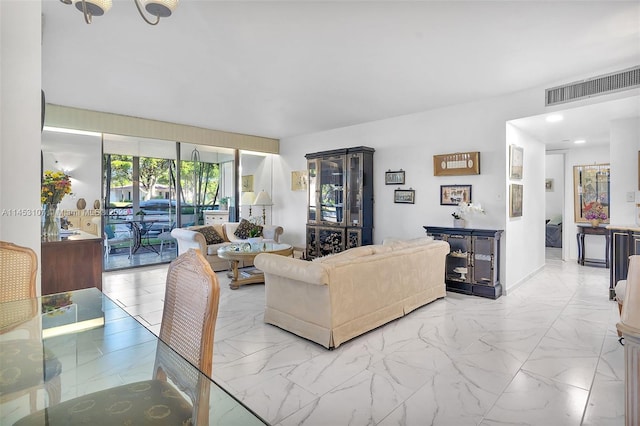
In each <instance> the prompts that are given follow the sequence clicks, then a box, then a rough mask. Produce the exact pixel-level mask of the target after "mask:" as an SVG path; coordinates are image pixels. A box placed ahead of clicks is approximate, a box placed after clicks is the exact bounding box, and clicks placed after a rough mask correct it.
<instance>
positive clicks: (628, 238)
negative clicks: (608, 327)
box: [607, 225, 640, 300]
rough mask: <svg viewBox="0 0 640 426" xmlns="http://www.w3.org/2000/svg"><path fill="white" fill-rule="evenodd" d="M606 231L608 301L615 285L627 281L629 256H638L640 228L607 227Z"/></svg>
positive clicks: (614, 293) (639, 251) (612, 295)
mask: <svg viewBox="0 0 640 426" xmlns="http://www.w3.org/2000/svg"><path fill="white" fill-rule="evenodd" d="M607 229H608V230H609V233H610V239H611V250H610V252H609V253H610V255H611V261H610V264H611V269H610V270H609V271H610V280H609V299H611V300H613V299H614V298H615V296H616V292H615V287H616V283H617V282H618V281H620V280H625V279H627V271H628V270H629V256H632V255H635V254H640V226H637V225H636V226H614V225H609V226H607Z"/></svg>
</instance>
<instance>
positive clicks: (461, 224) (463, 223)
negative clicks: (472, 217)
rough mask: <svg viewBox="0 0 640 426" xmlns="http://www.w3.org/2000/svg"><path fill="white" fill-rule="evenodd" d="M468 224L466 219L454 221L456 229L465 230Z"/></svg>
mask: <svg viewBox="0 0 640 426" xmlns="http://www.w3.org/2000/svg"><path fill="white" fill-rule="evenodd" d="M466 224H467V222H466V221H465V220H464V219H453V227H454V228H464V227H465V226H466Z"/></svg>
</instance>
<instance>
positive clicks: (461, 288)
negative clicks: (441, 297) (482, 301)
mask: <svg viewBox="0 0 640 426" xmlns="http://www.w3.org/2000/svg"><path fill="white" fill-rule="evenodd" d="M423 228H424V229H425V230H426V232H427V235H431V236H433V238H435V239H436V240H443V241H446V242H448V243H449V246H450V248H451V251H450V252H449V254H448V255H447V259H446V262H447V263H446V268H445V282H446V283H447V290H448V291H454V292H457V293H463V294H471V295H474V296H481V297H488V298H491V299H497V298H498V297H500V296H502V284H500V237H501V236H502V230H493V229H470V228H442V227H436V226H424V227H423Z"/></svg>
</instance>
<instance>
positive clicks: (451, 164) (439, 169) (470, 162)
mask: <svg viewBox="0 0 640 426" xmlns="http://www.w3.org/2000/svg"><path fill="white" fill-rule="evenodd" d="M479 174H480V152H478V151H473V152H454V153H452V154H441V155H434V156H433V175H434V176H464V175H479Z"/></svg>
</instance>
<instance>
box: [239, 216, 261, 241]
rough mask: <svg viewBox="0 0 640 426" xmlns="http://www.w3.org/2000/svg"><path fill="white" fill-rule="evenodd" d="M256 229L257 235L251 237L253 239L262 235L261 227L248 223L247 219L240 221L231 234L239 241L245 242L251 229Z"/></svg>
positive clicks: (249, 235)
mask: <svg viewBox="0 0 640 426" xmlns="http://www.w3.org/2000/svg"><path fill="white" fill-rule="evenodd" d="M255 228H257V229H258V231H259V232H258V234H257V235H253V236H254V237H259V236H261V235H262V226H259V225H254V224H253V223H251V222H249V221H248V220H247V219H242V220H241V221H240V225H238V227H237V228H236V231H235V232H234V233H233V235H235V236H236V237H238V238H240V239H241V240H246V239H247V238H249V237H251V236H252V235H251V231H252V230H253V229H255Z"/></svg>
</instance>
